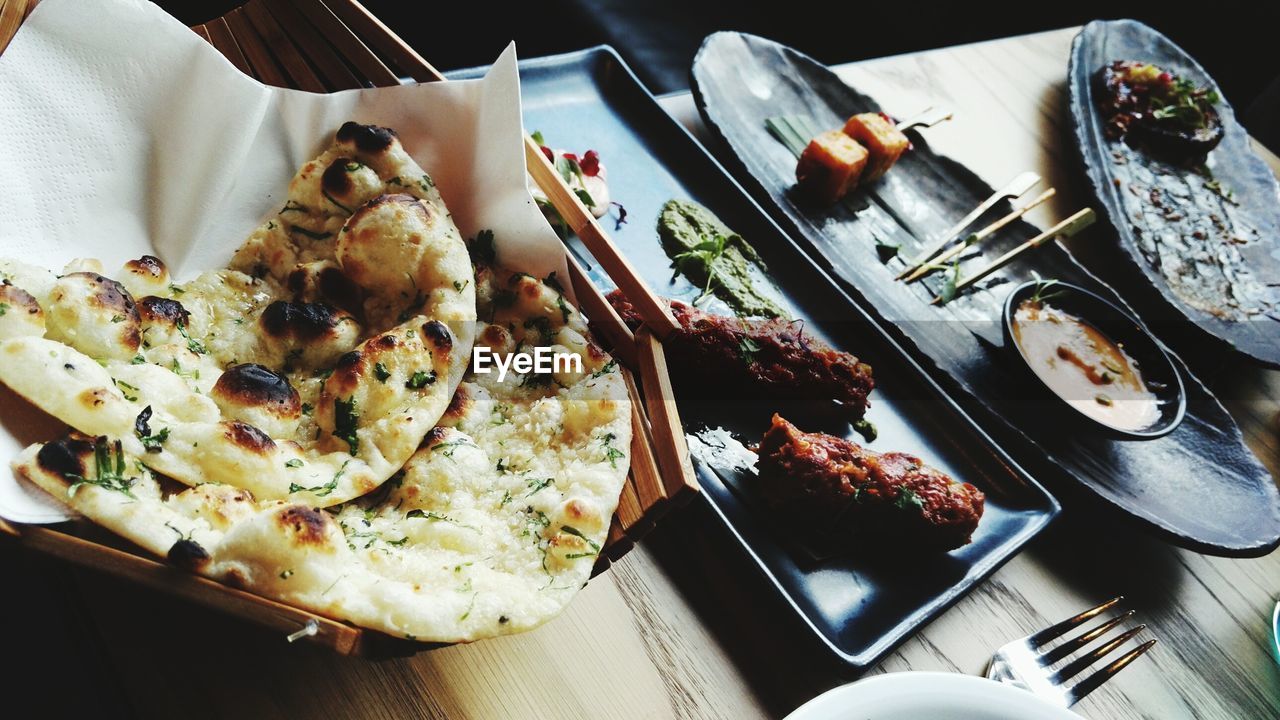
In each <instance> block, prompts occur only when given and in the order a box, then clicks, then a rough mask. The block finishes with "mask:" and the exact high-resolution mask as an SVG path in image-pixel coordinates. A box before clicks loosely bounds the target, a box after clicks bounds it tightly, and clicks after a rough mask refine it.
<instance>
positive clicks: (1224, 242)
mask: <svg viewBox="0 0 1280 720" xmlns="http://www.w3.org/2000/svg"><path fill="white" fill-rule="evenodd" d="M1115 60H1137V61H1141V62H1149V63H1154V64H1156V65H1159V66H1160V67H1162V68H1164V69H1166V70H1168V71H1170V72H1172V73H1174V74H1175V75H1178V76H1179V77H1182V78H1186V79H1187V80H1190V81H1191V82H1193V83H1195V84H1196V85H1197V86H1201V87H1208V88H1213V89H1215V90H1216V89H1217V84H1216V83H1214V81H1213V78H1211V77H1209V75H1208V73H1206V72H1205V71H1204V68H1202V67H1200V65H1199V64H1198V63H1196V61H1195V60H1194V59H1192V58H1191V57H1190V56H1189V55H1187V54H1186V53H1185V52H1183V51H1182V49H1181V48H1179V47H1178V46H1177V45H1175V44H1174V43H1173V41H1171V40H1169V38H1167V37H1165V36H1164V35H1162V34H1160V33H1159V32H1157V31H1156V30H1153V29H1152V28H1150V27H1148V26H1146V25H1144V24H1142V23H1140V22H1137V21H1136V20H1110V21H1103V20H1098V21H1094V22H1091V23H1089V24H1088V25H1086V26H1085V27H1084V30H1082V31H1081V32H1080V34H1079V35H1077V36H1076V38H1075V41H1074V42H1072V45H1071V62H1070V64H1069V66H1068V71H1067V80H1068V81H1067V91H1068V97H1069V105H1070V109H1071V122H1072V128H1073V132H1074V139H1075V143H1074V145H1075V146H1076V148H1077V149H1078V151H1079V155H1080V158H1081V159H1082V161H1083V163H1084V170H1085V174H1086V176H1087V177H1088V178H1089V184H1090V186H1091V189H1092V191H1093V193H1094V195H1095V197H1096V198H1097V201H1098V202H1097V206H1098V208H1099V209H1101V210H1102V212H1103V214H1104V215H1105V217H1106V218H1107V219H1109V220H1110V223H1111V225H1112V227H1113V228H1114V230H1115V232H1116V235H1117V237H1118V240H1119V242H1118V243H1114V244H1116V245H1118V247H1119V250H1120V252H1117V253H1113V255H1114V256H1115V257H1116V258H1117V259H1118V261H1119V262H1120V263H1123V264H1124V265H1125V268H1124V269H1125V273H1124V274H1125V277H1126V278H1127V282H1128V283H1136V284H1138V285H1141V286H1143V288H1142V289H1143V290H1145V291H1146V292H1145V293H1143V294H1142V295H1141V296H1135V297H1133V298H1131V299H1132V300H1133V301H1134V302H1135V303H1136V302H1138V301H1139V300H1142V301H1144V302H1145V301H1150V302H1153V303H1161V304H1163V307H1160V308H1159V310H1161V311H1163V312H1164V313H1166V314H1168V315H1169V316H1170V317H1171V318H1176V319H1177V320H1179V321H1182V323H1181V324H1183V325H1184V326H1185V325H1188V324H1189V325H1191V326H1192V327H1196V328H1199V329H1200V330H1202V331H1203V332H1204V333H1206V334H1207V337H1206V336H1202V338H1203V339H1204V340H1211V341H1217V342H1221V343H1225V344H1226V345H1227V346H1229V347H1231V348H1234V349H1235V350H1237V351H1239V352H1241V353H1243V354H1245V355H1247V356H1249V357H1251V358H1253V359H1255V360H1257V361H1258V362H1261V363H1264V364H1266V365H1268V366H1271V367H1280V308H1277V306H1276V305H1275V303H1280V286H1277V285H1276V283H1277V282H1278V281H1280V185H1278V184H1277V183H1276V177H1275V174H1274V173H1272V171H1271V169H1270V168H1269V167H1268V166H1267V164H1266V163H1265V162H1264V161H1263V160H1262V158H1260V157H1258V155H1257V153H1255V152H1254V151H1253V148H1252V147H1251V145H1250V140H1249V135H1248V133H1247V132H1245V129H1244V128H1243V127H1242V126H1241V125H1240V123H1239V122H1238V121H1237V120H1236V117H1235V112H1234V111H1233V110H1232V108H1231V105H1230V104H1229V103H1228V102H1227V101H1226V98H1221V99H1220V100H1219V101H1218V103H1217V104H1216V105H1215V108H1216V109H1217V111H1218V114H1219V116H1220V117H1221V119H1222V125H1223V129H1224V131H1225V134H1224V136H1223V139H1222V142H1221V143H1220V144H1219V145H1218V147H1217V148H1216V149H1214V150H1213V151H1212V152H1210V153H1209V155H1208V158H1207V159H1206V161H1205V163H1204V165H1205V167H1206V168H1207V169H1208V171H1209V174H1208V175H1206V174H1202V172H1197V171H1196V169H1195V167H1196V166H1197V165H1198V164H1199V163H1198V161H1197V160H1195V159H1192V160H1190V161H1189V164H1188V163H1179V164H1174V163H1171V162H1167V161H1165V160H1161V159H1158V158H1156V157H1153V156H1152V155H1151V154H1150V153H1148V152H1145V151H1143V150H1141V149H1138V148H1134V147H1130V145H1129V144H1127V143H1125V142H1121V141H1116V140H1110V139H1108V138H1107V137H1106V135H1105V133H1104V132H1103V128H1104V125H1105V123H1104V118H1103V116H1102V114H1101V113H1100V112H1099V111H1098V98H1097V94H1098V92H1099V87H1098V83H1097V80H1096V77H1097V73H1098V70H1099V69H1100V68H1102V67H1103V66H1105V65H1108V64H1110V63H1111V62H1113V61H1115ZM1197 236H1198V237H1199V239H1197ZM1166 243H1175V244H1176V245H1175V248H1177V245H1182V246H1183V247H1181V248H1177V249H1180V250H1182V251H1183V252H1181V253H1177V255H1178V256H1179V258H1180V259H1182V260H1188V259H1189V258H1187V257H1186V255H1189V254H1192V253H1195V254H1198V255H1199V257H1198V258H1196V261H1195V262H1194V263H1192V262H1188V263H1187V269H1190V268H1191V267H1192V266H1195V267H1197V268H1198V267H1203V268H1206V270H1205V271H1204V272H1205V273H1206V274H1208V275H1209V276H1210V277H1211V278H1216V279H1218V280H1219V281H1220V282H1225V281H1223V279H1222V271H1221V270H1220V269H1219V263H1220V260H1219V256H1220V255H1224V254H1226V255H1234V254H1235V253H1237V252H1238V253H1239V256H1240V263H1241V264H1242V265H1243V266H1244V267H1245V268H1247V269H1246V270H1245V271H1244V273H1243V277H1235V279H1234V281H1232V282H1228V283H1227V284H1226V285H1219V287H1220V288H1221V290H1220V291H1219V292H1217V293H1214V294H1213V297H1215V298H1222V300H1223V302H1214V303H1204V302H1199V303H1197V305H1200V306H1202V307H1197V306H1196V305H1193V304H1189V302H1187V301H1185V300H1184V299H1182V298H1181V297H1180V295H1179V293H1178V292H1177V291H1175V289H1173V288H1172V287H1171V286H1170V284H1169V282H1168V281H1167V280H1166V278H1165V277H1164V275H1163V274H1162V273H1161V272H1160V270H1159V269H1158V268H1157V267H1156V264H1157V263H1161V262H1164V263H1167V262H1168V259H1167V257H1162V256H1164V255H1167V254H1168V253H1167V252H1165V253H1162V252H1161V250H1162V248H1161V247H1160V245H1162V244H1166ZM1148 256H1150V257H1148ZM1182 269H1183V268H1178V269H1177V271H1178V272H1181V271H1182ZM1195 272H1200V270H1195ZM1227 276H1228V277H1234V276H1235V273H1234V272H1228V273H1227ZM1127 289H1128V285H1127V284H1126V290H1127ZM1127 294H1128V293H1127ZM1226 295H1233V296H1240V297H1243V298H1257V300H1258V303H1257V307H1258V308H1259V311H1258V312H1257V313H1256V314H1255V315H1253V316H1252V317H1251V318H1249V319H1244V318H1240V319H1225V318H1224V317H1221V316H1220V313H1218V312H1210V311H1209V310H1208V309H1207V308H1209V307H1221V306H1224V305H1225V304H1226V303H1227V302H1228V300H1227V298H1226V297H1225V296H1226ZM1231 301H1232V302H1239V300H1237V299H1235V298H1232V299H1231ZM1250 305H1253V303H1250ZM1232 314H1236V313H1232Z"/></svg>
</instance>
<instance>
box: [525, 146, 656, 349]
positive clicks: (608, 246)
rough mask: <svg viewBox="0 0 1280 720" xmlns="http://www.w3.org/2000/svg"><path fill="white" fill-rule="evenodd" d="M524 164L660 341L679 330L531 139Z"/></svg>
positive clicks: (562, 216) (526, 149) (561, 215)
mask: <svg viewBox="0 0 1280 720" xmlns="http://www.w3.org/2000/svg"><path fill="white" fill-rule="evenodd" d="M524 150H525V152H524V156H525V164H526V165H527V166H528V168H529V174H530V175H532V176H533V178H534V180H535V181H537V183H538V187H540V188H542V191H543V192H544V193H546V195H547V199H548V200H549V201H550V202H551V205H552V206H553V207H554V208H555V209H556V211H557V212H559V213H560V217H561V218H563V219H564V221H565V222H566V223H568V225H569V229H571V230H573V232H574V234H576V235H577V236H578V238H579V239H581V240H582V244H584V245H586V246H587V249H588V250H590V251H591V254H592V255H593V256H595V259H596V261H597V262H599V263H600V265H601V266H603V267H604V269H605V272H607V273H609V277H610V278H613V281H614V282H615V283H617V284H618V287H619V288H620V289H621V290H622V292H623V294H625V295H626V296H627V300H629V301H630V302H631V304H632V305H634V306H635V309H636V312H637V313H639V315H640V317H641V319H643V320H644V323H645V324H646V325H648V326H649V328H650V329H652V330H653V333H654V335H656V336H657V337H658V339H659V340H661V339H664V338H666V337H667V336H668V335H670V334H671V333H673V332H675V331H676V330H677V329H679V326H678V325H677V324H676V321H675V318H674V317H672V316H671V310H670V308H668V307H667V304H666V303H665V302H663V301H662V299H661V298H659V297H658V296H657V295H656V294H654V292H653V291H652V290H650V289H649V286H648V285H647V284H646V283H645V282H644V280H642V279H640V273H638V272H637V271H636V269H635V268H634V267H633V266H632V265H631V262H630V261H629V260H627V258H626V256H624V255H623V254H622V253H621V252H619V250H618V247H617V246H616V245H614V244H613V241H612V240H610V239H609V236H608V235H607V234H605V232H604V230H602V229H601V228H600V225H599V224H598V223H596V219H595V217H594V216H593V215H592V214H591V212H590V211H588V210H587V208H586V207H585V206H584V205H583V204H582V200H581V199H579V198H578V196H577V195H576V194H574V193H573V192H572V191H570V190H569V186H568V185H567V184H565V183H564V182H563V180H562V179H561V178H560V173H559V172H558V171H557V170H556V169H555V167H553V166H552V165H551V161H549V160H547V156H546V155H543V154H542V148H541V147H540V146H539V145H538V143H536V142H534V141H533V138H531V137H529V136H528V135H526V136H525V138H524Z"/></svg>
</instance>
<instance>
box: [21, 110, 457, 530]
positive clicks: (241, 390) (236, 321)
mask: <svg viewBox="0 0 1280 720" xmlns="http://www.w3.org/2000/svg"><path fill="white" fill-rule="evenodd" d="M0 280H2V281H3V284H2V285H0V382H3V383H4V384H5V385H8V386H9V387H10V388H12V389H13V390H14V391H15V392H17V393H18V394H19V395H22V396H23V397H25V398H26V399H28V400H29V401H31V402H32V403H34V404H35V405H37V406H38V407H40V408H41V409H43V410H45V411H46V412H48V413H50V414H52V415H54V416H56V417H58V418H59V419H61V420H63V421H65V422H67V423H68V424H70V425H71V426H72V427H74V428H75V429H77V430H79V431H81V432H83V433H85V434H88V435H92V436H98V435H104V436H109V437H111V438H113V440H118V441H120V442H121V443H122V448H123V450H124V451H125V452H126V453H127V454H129V455H131V456H135V457H145V459H146V464H147V465H148V466H149V467H150V468H152V469H154V470H155V471H157V472H160V473H163V474H164V475H166V476H168V477H171V478H174V479H176V480H178V481H180V482H182V483H184V484H187V485H199V484H201V483H211V482H212V483H222V484H226V485H231V486H235V487H238V488H243V489H246V490H249V491H251V492H252V493H253V495H254V497H256V498H258V499H260V500H271V499H292V500H299V501H304V502H306V503H307V504H309V505H311V506H318V507H323V506H327V505H333V504H337V503H341V502H344V501H346V500H349V499H351V498H354V497H357V496H359V495H362V494H364V493H367V492H369V491H370V490H373V489H375V488H376V487H378V486H379V485H380V484H381V483H383V482H384V481H386V479H387V478H389V477H391V475H392V474H393V473H395V472H396V471H397V470H399V469H400V468H401V467H402V466H403V465H404V463H405V461H406V460H408V459H409V457H410V456H411V455H412V454H413V453H414V452H415V450H416V449H417V447H418V445H419V443H420V441H421V440H422V438H423V436H425V435H426V433H427V432H428V431H429V430H430V429H431V428H432V427H434V426H435V425H436V423H437V422H438V421H439V419H440V417H441V416H442V415H443V413H444V411H445V409H446V408H447V406H448V403H449V399H450V397H451V396H452V395H453V392H454V390H455V389H456V388H457V387H458V384H459V383H460V382H461V380H462V375H463V373H464V372H465V370H466V368H467V366H468V363H469V359H470V353H471V346H472V343H473V340H474V336H475V320H476V304H475V303H476V300H475V284H474V281H473V280H474V274H473V270H472V266H471V262H470V258H469V257H468V254H467V249H466V245H465V243H464V242H463V240H462V238H461V236H460V234H459V233H458V229H457V227H456V226H454V224H453V221H452V219H451V218H450V216H449V212H448V210H447V209H446V208H445V205H444V202H443V200H442V199H441V198H440V193H439V192H438V191H437V190H436V188H435V184H434V183H433V182H432V180H431V178H430V177H429V176H428V175H427V174H426V173H425V172H424V171H423V170H422V168H421V167H419V166H418V165H417V163H415V162H414V160H413V159H412V158H411V157H409V155H408V154H407V153H406V152H405V151H404V149H403V148H402V147H401V145H400V142H399V140H398V139H397V138H396V136H395V133H394V132H392V131H390V130H388V129H386V128H379V127H373V126H366V125H357V124H355V123H347V124H346V125H343V126H342V128H341V129H339V130H338V132H337V134H336V136H335V138H334V141H333V143H332V145H331V146H330V148H329V149H328V150H326V151H325V152H324V153H322V154H321V155H320V156H319V157H318V158H317V159H315V160H313V161H311V162H308V163H307V164H306V165H304V166H303V167H302V168H301V169H300V170H299V171H298V173H297V175H296V176H295V177H294V178H293V180H292V181H291V182H290V184H289V196H288V200H287V202H286V203H285V205H284V207H283V208H281V210H280V212H279V213H278V214H277V215H276V216H275V217H273V218H272V219H270V220H268V221H267V222H265V223H263V225H262V226H261V227H259V228H258V229H257V230H256V231H254V233H253V234H252V236H250V238H249V239H248V241H246V242H245V244H244V245H243V246H242V247H241V248H240V249H239V250H238V251H237V252H236V254H235V257H234V259H233V260H232V262H231V264H230V266H229V267H228V268H227V269H224V270H215V271H209V272H205V273H203V274H201V275H200V276H199V277H197V278H195V279H194V280H192V281H190V282H188V283H185V284H183V285H176V284H174V283H173V282H172V281H171V279H170V278H169V274H168V271H167V269H166V268H165V266H164V264H163V263H161V262H160V261H159V260H158V259H156V258H153V257H143V258H141V259H139V260H136V261H132V262H130V263H128V264H127V265H126V266H125V267H124V268H123V269H122V270H121V272H120V273H119V274H118V275H117V279H111V278H108V277H105V276H104V275H103V274H102V268H101V266H100V264H99V263H97V262H96V261H77V262H76V263H73V265H72V266H69V267H68V268H66V269H65V271H64V273H63V274H62V275H54V274H53V273H52V272H50V271H48V270H44V269H41V268H35V267H32V266H29V265H25V264H23V263H20V262H17V261H11V260H10V261H5V260H0Z"/></svg>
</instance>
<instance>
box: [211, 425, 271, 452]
mask: <svg viewBox="0 0 1280 720" xmlns="http://www.w3.org/2000/svg"><path fill="white" fill-rule="evenodd" d="M222 426H223V428H224V431H223V432H224V433H225V434H226V437H227V439H228V440H230V441H231V443H232V444H233V445H235V446H236V447H239V448H241V449H243V450H247V451H249V452H251V453H255V454H257V455H266V454H267V453H269V452H271V451H273V450H275V449H276V442H275V440H272V439H271V437H270V436H269V435H267V434H266V433H264V432H262V431H261V430H259V429H258V428H256V427H254V426H253V425H250V424H248V423H243V422H240V421H239V420H232V421H230V422H224V423H222Z"/></svg>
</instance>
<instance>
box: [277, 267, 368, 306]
mask: <svg viewBox="0 0 1280 720" xmlns="http://www.w3.org/2000/svg"><path fill="white" fill-rule="evenodd" d="M285 287H287V288H288V289H289V292H291V293H293V299H294V301H295V302H316V301H320V302H328V303H332V304H333V305H334V306H336V307H338V308H341V309H342V310H345V311H347V312H348V313H351V314H352V315H355V316H359V315H360V314H361V312H362V310H363V308H362V304H363V302H364V291H363V290H362V289H361V288H360V286H359V285H357V284H356V283H355V282H354V281H353V280H352V279H351V278H349V277H347V275H346V273H344V272H343V271H342V268H340V267H338V265H337V264H336V263H334V262H332V261H325V262H316V263H304V264H301V265H298V266H297V267H295V268H294V269H293V270H292V271H291V272H290V273H289V275H288V277H286V278H285Z"/></svg>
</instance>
